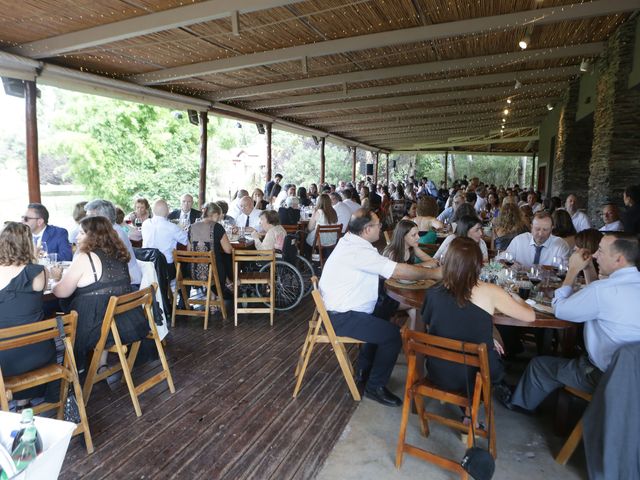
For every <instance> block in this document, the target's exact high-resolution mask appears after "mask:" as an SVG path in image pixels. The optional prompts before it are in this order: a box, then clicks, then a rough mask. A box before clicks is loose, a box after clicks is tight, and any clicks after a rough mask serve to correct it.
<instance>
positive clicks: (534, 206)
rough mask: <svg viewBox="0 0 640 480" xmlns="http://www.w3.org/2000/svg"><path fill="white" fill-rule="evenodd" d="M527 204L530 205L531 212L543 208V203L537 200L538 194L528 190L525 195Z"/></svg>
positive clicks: (536, 211)
mask: <svg viewBox="0 0 640 480" xmlns="http://www.w3.org/2000/svg"><path fill="white" fill-rule="evenodd" d="M527 204H528V205H529V206H530V207H531V210H532V211H533V213H538V212H541V211H542V210H544V205H542V204H541V203H539V202H538V195H536V193H535V192H529V194H528V195H527Z"/></svg>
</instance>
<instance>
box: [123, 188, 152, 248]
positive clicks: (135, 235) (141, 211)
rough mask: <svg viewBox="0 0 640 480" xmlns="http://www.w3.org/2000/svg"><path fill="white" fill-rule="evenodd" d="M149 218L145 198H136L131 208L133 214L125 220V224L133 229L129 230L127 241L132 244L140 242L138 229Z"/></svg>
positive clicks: (149, 213) (140, 237)
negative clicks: (129, 224) (128, 224)
mask: <svg viewBox="0 0 640 480" xmlns="http://www.w3.org/2000/svg"><path fill="white" fill-rule="evenodd" d="M149 218H151V206H150V205H149V202H148V201H147V199H146V198H137V199H136V201H135V204H134V206H133V212H131V213H130V214H129V215H128V216H127V218H126V222H127V223H131V224H132V225H133V228H130V229H129V239H131V240H133V241H134V242H140V241H142V233H141V232H140V227H142V224H143V223H144V222H145V220H147V219H149Z"/></svg>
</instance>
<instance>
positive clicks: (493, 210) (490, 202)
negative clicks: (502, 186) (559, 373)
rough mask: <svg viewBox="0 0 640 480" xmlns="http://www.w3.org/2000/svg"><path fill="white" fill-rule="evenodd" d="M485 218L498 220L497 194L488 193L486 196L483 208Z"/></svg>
mask: <svg viewBox="0 0 640 480" xmlns="http://www.w3.org/2000/svg"><path fill="white" fill-rule="evenodd" d="M485 211H486V217H487V218H488V219H491V220H492V219H494V218H498V216H499V215H500V200H499V199H498V194H496V193H495V192H491V193H489V195H487V206H486V207H485Z"/></svg>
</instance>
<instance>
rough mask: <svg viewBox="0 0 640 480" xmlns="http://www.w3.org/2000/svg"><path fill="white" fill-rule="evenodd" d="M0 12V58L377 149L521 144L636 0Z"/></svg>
mask: <svg viewBox="0 0 640 480" xmlns="http://www.w3.org/2000/svg"><path fill="white" fill-rule="evenodd" d="M0 8H2V11H3V18H2V19H0V49H1V50H2V51H3V52H6V53H12V54H16V55H19V56H21V57H26V58H30V59H37V60H39V61H42V62H45V64H51V65H57V66H62V67H69V68H72V69H75V70H81V71H83V72H88V73H93V74H97V75H100V76H104V77H108V78H110V79H119V80H123V81H126V82H131V83H134V84H136V85H147V86H149V87H152V88H155V89H161V90H164V91H167V92H174V93H178V94H182V95H186V96H190V97H195V98H198V99H202V100H206V101H208V102H210V106H211V108H212V109H213V110H214V111H218V112H219V111H227V112H230V114H238V115H241V116H242V117H243V118H245V119H247V118H249V119H251V118H254V119H255V121H256V122H261V123H263V122H264V118H273V119H281V120H286V121H288V122H293V123H295V124H297V125H302V126H305V127H312V128H313V129H316V131H320V133H322V132H324V133H326V134H327V135H334V136H337V135H339V136H340V137H341V138H342V139H346V140H347V143H348V142H349V141H353V142H354V144H355V143H358V144H363V145H367V146H369V147H371V148H372V149H379V150H384V151H393V150H417V149H425V150H428V149H434V150H444V149H448V150H454V149H456V148H458V149H460V150H473V151H494V152H495V151H504V152H522V151H525V149H527V148H529V149H530V148H531V146H532V145H535V142H534V141H535V139H536V138H537V127H538V125H539V124H540V121H541V119H542V118H544V116H545V115H546V114H547V112H548V111H547V105H550V106H551V105H553V104H554V103H555V102H557V101H558V99H559V98H560V96H561V95H562V92H563V90H565V89H566V87H567V85H568V82H569V80H570V79H571V78H573V77H575V76H576V75H579V74H580V71H579V65H580V62H581V61H582V60H583V59H591V60H592V59H594V58H595V57H597V56H598V55H599V53H600V52H601V51H602V48H603V42H605V41H606V40H607V39H608V38H609V36H610V35H611V34H612V33H613V32H614V31H615V29H616V28H617V27H618V26H619V25H620V24H621V23H622V22H624V21H625V20H626V19H628V18H629V16H630V15H632V14H633V13H634V11H635V10H636V9H639V8H640V0H593V1H591V2H587V1H571V0H459V1H455V0H449V1H447V0H307V1H300V0H234V1H230V0H208V1H202V2H199V1H191V2H185V1H177V0H171V1H169V0H154V1H151V0H125V1H118V0H74V1H70V0H29V1H25V2H14V1H9V0H0ZM385 32H386V34H385ZM69 34H74V35H69ZM376 34H378V35H376ZM525 36H528V37H529V38H530V41H529V45H528V48H527V49H526V50H521V48H520V47H519V46H518V42H519V40H521V39H522V38H523V37H525ZM1 66H2V65H1V63H0V67H1ZM391 68H394V70H389V69H391ZM516 83H518V84H520V85H521V86H520V87H519V88H517V89H516V88H515V85H516ZM508 98H509V99H511V101H512V103H511V104H509V105H507V103H506V101H507V99H508ZM505 108H508V109H509V110H510V112H509V114H508V115H505V114H504V109H505ZM265 116H266V117H265ZM503 117H504V119H505V120H504V121H503V120H502V119H503ZM502 126H504V130H503V129H502V128H501V127H502ZM336 138H337V137H336Z"/></svg>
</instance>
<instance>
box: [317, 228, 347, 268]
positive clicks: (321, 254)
mask: <svg viewBox="0 0 640 480" xmlns="http://www.w3.org/2000/svg"><path fill="white" fill-rule="evenodd" d="M328 233H332V234H335V239H336V240H335V242H331V243H327V244H325V243H323V241H322V239H323V238H326V237H323V235H325V234H328ZM341 235H342V224H341V223H340V224H338V225H318V226H317V227H316V237H315V239H314V241H313V251H312V253H311V257H312V259H313V260H314V261H318V262H320V268H322V267H324V262H325V261H326V259H327V258H328V257H329V255H330V254H331V251H333V248H334V247H335V246H336V245H337V244H338V240H340V236H341ZM329 249H331V251H329ZM316 250H317V253H316ZM327 252H328V253H327ZM325 254H326V258H325ZM316 258H317V260H316Z"/></svg>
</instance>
